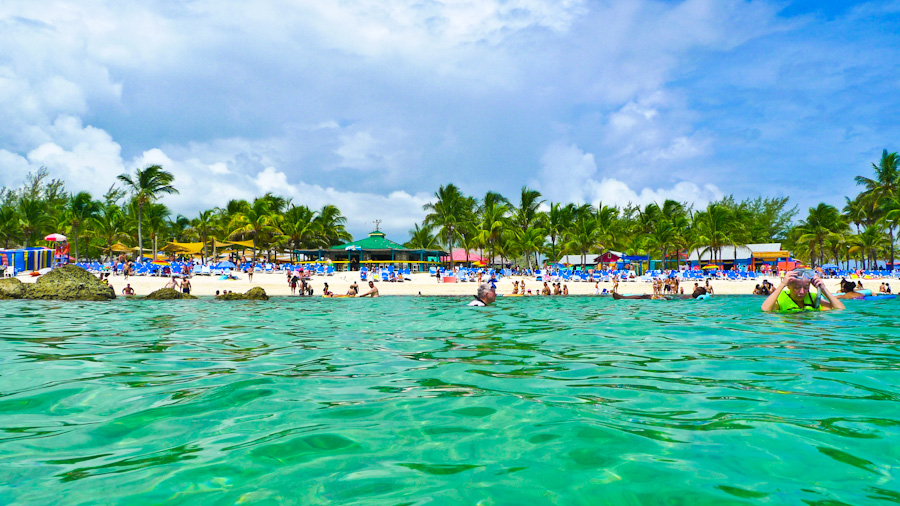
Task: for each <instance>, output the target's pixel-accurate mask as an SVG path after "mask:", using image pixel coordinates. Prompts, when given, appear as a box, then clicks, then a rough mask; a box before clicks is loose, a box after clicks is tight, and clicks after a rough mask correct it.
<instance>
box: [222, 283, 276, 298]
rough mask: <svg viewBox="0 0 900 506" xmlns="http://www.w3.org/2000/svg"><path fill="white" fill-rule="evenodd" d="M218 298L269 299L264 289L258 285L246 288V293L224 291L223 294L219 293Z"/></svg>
mask: <svg viewBox="0 0 900 506" xmlns="http://www.w3.org/2000/svg"><path fill="white" fill-rule="evenodd" d="M216 299H219V300H269V296H268V295H266V291H265V290H263V289H262V288H260V287H258V286H257V287H255V288H251V289H249V290H247V292H246V293H234V292H231V293H226V294H224V295H219V296H217V297H216Z"/></svg>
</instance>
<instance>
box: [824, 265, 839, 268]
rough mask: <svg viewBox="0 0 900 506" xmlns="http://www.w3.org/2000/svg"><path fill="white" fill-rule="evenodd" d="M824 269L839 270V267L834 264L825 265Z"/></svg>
mask: <svg viewBox="0 0 900 506" xmlns="http://www.w3.org/2000/svg"><path fill="white" fill-rule="evenodd" d="M822 268H823V269H837V268H838V266H837V265H834V264H825V265H823V266H822Z"/></svg>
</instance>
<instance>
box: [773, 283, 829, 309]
mask: <svg viewBox="0 0 900 506" xmlns="http://www.w3.org/2000/svg"><path fill="white" fill-rule="evenodd" d="M777 302H778V311H779V312H781V313H796V312H797V311H821V310H822V308H821V307H819V306H818V305H817V304H816V298H815V297H813V295H812V293H810V292H807V294H806V297H803V307H800V306H799V305H797V303H796V302H794V299H792V298H791V290H790V288H787V287H785V288H784V290H782V291H781V293H779V294H778V300H777Z"/></svg>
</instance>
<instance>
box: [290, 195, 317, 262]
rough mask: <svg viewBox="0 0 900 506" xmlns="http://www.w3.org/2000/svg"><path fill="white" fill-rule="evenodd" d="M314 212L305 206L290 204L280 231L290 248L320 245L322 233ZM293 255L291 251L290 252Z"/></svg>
mask: <svg viewBox="0 0 900 506" xmlns="http://www.w3.org/2000/svg"><path fill="white" fill-rule="evenodd" d="M319 226H320V223H319V222H317V221H316V212H315V211H313V210H312V209H310V208H308V207H306V206H291V208H290V209H288V211H287V213H285V215H284V219H283V220H282V222H281V233H282V234H283V235H284V237H285V238H286V239H287V242H288V244H290V245H291V249H292V250H294V249H300V248H312V247H316V248H318V247H320V243H319V240H320V238H321V236H322V233H321V232H320V231H319ZM291 255H292V257H293V251H292V252H291Z"/></svg>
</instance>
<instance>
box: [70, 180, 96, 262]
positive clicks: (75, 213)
mask: <svg viewBox="0 0 900 506" xmlns="http://www.w3.org/2000/svg"><path fill="white" fill-rule="evenodd" d="M99 210H100V203H99V202H95V201H94V200H92V199H91V194H90V193H88V192H79V193H77V194H75V195H73V196H72V198H70V199H69V205H68V206H67V208H66V212H65V221H66V222H68V224H69V230H70V231H71V232H70V235H71V236H72V245H73V246H75V261H76V262H77V261H78V256H79V255H78V234H79V233H80V232H81V227H82V225H84V224H85V223H88V222H90V220H91V219H92V218H93V217H94V215H95V214H97V212H98V211H99Z"/></svg>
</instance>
